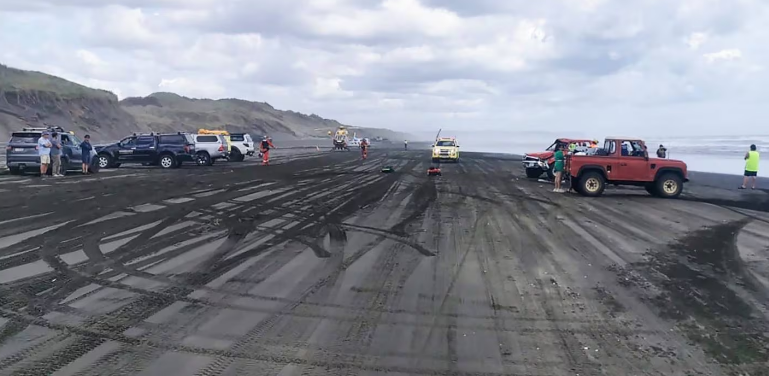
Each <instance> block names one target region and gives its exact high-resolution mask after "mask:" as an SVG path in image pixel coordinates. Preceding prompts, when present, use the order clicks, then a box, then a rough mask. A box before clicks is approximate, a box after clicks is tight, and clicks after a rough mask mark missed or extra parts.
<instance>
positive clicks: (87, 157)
mask: <svg viewBox="0 0 769 376" xmlns="http://www.w3.org/2000/svg"><path fill="white" fill-rule="evenodd" d="M91 150H93V146H92V145H91V135H88V134H87V135H85V137H84V138H83V142H81V143H80V154H81V155H82V156H83V174H87V173H88V166H90V165H91Z"/></svg>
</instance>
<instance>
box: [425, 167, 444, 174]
mask: <svg viewBox="0 0 769 376" xmlns="http://www.w3.org/2000/svg"><path fill="white" fill-rule="evenodd" d="M427 176H441V169H440V168H438V167H435V166H430V168H428V169H427Z"/></svg>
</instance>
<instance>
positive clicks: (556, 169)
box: [553, 145, 565, 193]
mask: <svg viewBox="0 0 769 376" xmlns="http://www.w3.org/2000/svg"><path fill="white" fill-rule="evenodd" d="M554 156H555V165H554V166H553V173H554V174H555V189H553V192H557V193H563V189H562V188H561V180H562V178H563V170H564V167H565V166H564V156H563V147H562V146H561V145H558V146H556V147H555V155H554Z"/></svg>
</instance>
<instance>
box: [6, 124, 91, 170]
mask: <svg viewBox="0 0 769 376" xmlns="http://www.w3.org/2000/svg"><path fill="white" fill-rule="evenodd" d="M46 131H47V132H50V133H53V132H56V133H58V134H59V140H60V141H61V171H59V173H60V174H66V173H67V171H68V170H76V171H80V170H82V166H83V155H82V152H81V151H80V143H81V142H83V141H81V140H80V139H79V138H78V137H77V136H75V132H67V131H65V130H64V129H63V128H61V127H51V128H23V129H22V130H21V131H17V132H13V133H11V139H10V140H8V145H7V146H6V148H5V158H6V159H5V164H6V166H7V167H8V169H9V170H10V172H11V174H21V173H23V172H25V171H32V172H33V173H38V174H39V173H40V156H39V155H38V152H37V140H39V139H40V137H41V136H42V135H43V132H46ZM98 159H99V158H97V157H96V150H95V148H94V149H92V150H91V164H90V167H89V168H88V170H89V171H90V172H91V173H97V172H99V163H98ZM51 173H53V171H52V169H50V168H49V169H48V174H51Z"/></svg>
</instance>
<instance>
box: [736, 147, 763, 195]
mask: <svg viewBox="0 0 769 376" xmlns="http://www.w3.org/2000/svg"><path fill="white" fill-rule="evenodd" d="M757 149H758V148H756V145H755V144H753V145H750V150H749V151H748V152H747V153H745V177H744V178H743V179H742V186H740V189H747V188H748V180H749V179H752V180H753V186H752V187H751V189H756V180H757V179H756V177H757V176H758V161H759V159H760V156H759V154H758V150H757Z"/></svg>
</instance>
